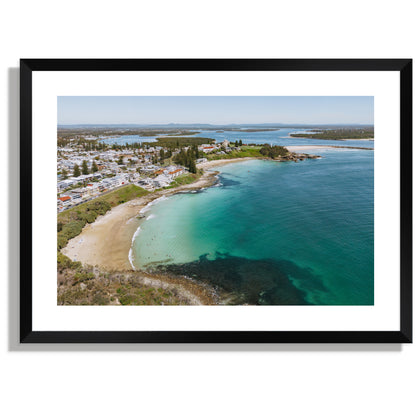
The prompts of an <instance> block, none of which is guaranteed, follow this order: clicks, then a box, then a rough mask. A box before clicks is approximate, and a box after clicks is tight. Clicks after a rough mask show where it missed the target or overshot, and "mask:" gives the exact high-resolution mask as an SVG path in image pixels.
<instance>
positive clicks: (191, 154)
mask: <svg viewBox="0 0 416 416" xmlns="http://www.w3.org/2000/svg"><path fill="white" fill-rule="evenodd" d="M198 157H199V151H198V146H197V145H193V146H192V147H190V148H189V149H188V150H187V151H185V150H184V149H181V151H180V152H179V153H178V154H177V155H175V157H174V158H173V161H174V162H175V163H177V164H179V165H182V166H185V167H187V168H188V169H189V172H191V173H196V172H197V170H196V163H195V159H198Z"/></svg>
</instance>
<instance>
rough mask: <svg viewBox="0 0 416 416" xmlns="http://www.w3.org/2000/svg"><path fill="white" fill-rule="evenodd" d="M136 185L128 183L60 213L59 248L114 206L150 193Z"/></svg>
mask: <svg viewBox="0 0 416 416" xmlns="http://www.w3.org/2000/svg"><path fill="white" fill-rule="evenodd" d="M148 193H149V191H146V190H145V189H143V188H140V187H139V186H136V185H127V186H124V187H123V188H120V189H117V190H115V191H113V192H109V193H108V194H106V195H103V196H100V197H98V198H95V199H93V200H92V201H89V202H86V203H84V204H81V205H78V206H76V207H74V208H70V209H68V210H66V211H63V212H61V213H59V214H58V249H59V250H60V249H61V248H63V247H65V246H66V245H67V244H68V240H70V239H71V238H74V237H76V236H77V235H79V234H80V233H81V231H82V229H83V228H84V226H85V224H87V223H92V222H94V221H95V220H96V218H97V217H98V216H99V215H104V214H105V213H106V212H107V211H109V210H110V209H111V208H112V207H115V206H117V205H119V204H123V203H124V202H127V201H130V200H132V199H135V198H138V197H141V196H144V195H146V194H148Z"/></svg>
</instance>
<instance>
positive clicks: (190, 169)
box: [189, 159, 196, 173]
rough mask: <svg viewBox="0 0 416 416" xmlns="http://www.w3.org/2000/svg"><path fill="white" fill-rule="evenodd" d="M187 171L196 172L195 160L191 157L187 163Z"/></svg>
mask: <svg viewBox="0 0 416 416" xmlns="http://www.w3.org/2000/svg"><path fill="white" fill-rule="evenodd" d="M189 172H191V173H196V165H195V160H194V159H191V160H190V163H189Z"/></svg>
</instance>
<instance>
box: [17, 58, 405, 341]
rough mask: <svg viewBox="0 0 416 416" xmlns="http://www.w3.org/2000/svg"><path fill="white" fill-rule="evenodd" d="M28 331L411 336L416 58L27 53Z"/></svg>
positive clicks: (26, 334)
mask: <svg viewBox="0 0 416 416" xmlns="http://www.w3.org/2000/svg"><path fill="white" fill-rule="evenodd" d="M20 230H21V231H20V259H21V263H20V342H21V343H162V342H163V343H280V342H282V343H337V342H344V343H345V342H346V343H360V342H363V343H364V342H365V343H408V342H412V61H411V60H410V59H392V60H389V59H387V60H379V59H375V60H371V59H370V60H362V59H357V60H355V59H353V60H315V59H312V60H285V59H283V60H280V59H277V60H186V59H184V60H135V59H129V60H121V59H116V60H112V59H103V60H101V59H97V60H82V59H81V60H78V59H75V60H59V59H58V60H54V59H52V60H48V59H23V60H21V63H20Z"/></svg>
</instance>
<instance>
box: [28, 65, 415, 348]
mask: <svg viewBox="0 0 416 416" xmlns="http://www.w3.org/2000/svg"><path fill="white" fill-rule="evenodd" d="M156 70H157V71H398V72H399V73H400V245H401V246H400V330H399V331H276V332H275V331H33V330H32V243H31V242H32V221H33V220H32V209H31V208H28V206H29V205H30V204H29V203H28V201H32V73H33V72H34V71H156ZM20 201H25V210H24V211H23V210H22V209H21V210H20V252H21V253H22V252H24V253H25V256H24V257H23V256H20V342H21V343H410V342H412V60H411V59H208V60H207V59H167V60H165V59H22V60H21V61H20ZM29 209H30V212H28V210H29ZM23 242H24V243H23ZM28 242H30V243H28ZM28 245H29V247H28Z"/></svg>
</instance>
